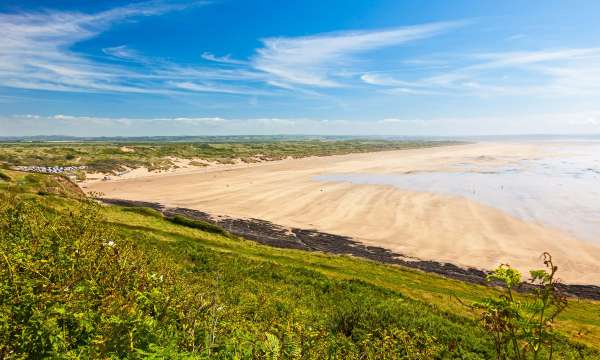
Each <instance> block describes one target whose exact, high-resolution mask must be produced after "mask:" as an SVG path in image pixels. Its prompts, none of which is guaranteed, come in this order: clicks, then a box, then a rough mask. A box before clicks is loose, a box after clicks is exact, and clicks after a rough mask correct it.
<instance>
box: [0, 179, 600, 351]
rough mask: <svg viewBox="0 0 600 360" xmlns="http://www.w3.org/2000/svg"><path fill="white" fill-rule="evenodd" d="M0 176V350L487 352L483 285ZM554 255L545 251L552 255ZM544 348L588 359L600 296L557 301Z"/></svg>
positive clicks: (56, 182) (59, 185)
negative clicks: (480, 309)
mask: <svg viewBox="0 0 600 360" xmlns="http://www.w3.org/2000/svg"><path fill="white" fill-rule="evenodd" d="M3 174H4V176H3V177H1V178H0V237H1V238H2V242H1V243H0V254H1V255H2V260H1V261H2V263H3V264H4V265H5V266H1V267H0V358H27V357H41V356H51V357H65V358H75V357H83V358H90V357H91V358H107V357H120V358H123V357H129V358H146V357H149V358H227V359H229V358H271V359H279V358H281V359H284V358H285V359H295V358H313V359H321V358H337V359H353V358H354V359H359V358H360V359H364V358H370V359H380V358H408V359H431V358H457V359H490V358H494V356H495V355H494V354H495V353H494V348H493V344H492V341H491V338H490V336H489V335H488V334H487V333H486V332H485V331H484V330H482V328H481V327H480V326H479V324H478V322H477V319H476V316H475V315H474V314H473V312H472V311H471V310H470V309H469V308H467V307H465V306H464V305H463V304H461V302H459V301H458V300H457V298H460V299H461V301H462V302H465V303H469V302H472V301H476V300H479V299H481V298H483V297H484V296H486V295H492V294H497V292H498V290H495V289H492V288H487V287H482V286H477V285H472V284H467V283H462V282H459V281H454V280H448V279H445V278H442V277H439V276H436V275H431V274H426V273H422V272H419V271H416V270H411V269H405V268H401V267H396V266H386V265H381V264H376V263H372V262H369V261H365V260H360V259H354V258H351V257H346V256H328V255H325V254H315V253H306V252H302V251H295V250H284V249H275V248H270V247H266V246H261V245H258V244H255V243H253V242H250V241H246V240H244V239H240V238H236V237H234V236H231V235H229V234H227V233H225V232H221V231H218V229H214V228H203V227H201V226H190V224H189V223H187V222H186V221H184V220H181V219H179V220H176V221H173V220H168V219H165V218H163V217H162V215H161V214H159V213H157V212H153V211H151V210H147V209H144V210H141V209H137V210H136V209H134V210H132V209H127V208H120V207H116V206H110V207H105V206H100V205H98V204H96V203H94V202H91V201H89V200H86V199H85V198H84V197H83V196H82V194H81V193H80V192H79V191H77V188H76V187H73V186H71V185H69V184H68V182H65V181H64V180H62V178H59V177H50V176H44V175H33V174H29V175H25V174H22V173H18V172H14V171H8V170H3ZM559 266H560V264H559ZM557 327H558V329H559V330H560V332H561V334H562V335H561V337H560V339H559V341H558V344H557V348H556V349H555V354H554V355H555V358H559V359H580V358H582V356H583V357H584V358H588V359H596V358H600V353H599V352H598V350H599V349H600V303H598V302H593V301H583V300H571V301H570V303H569V307H568V308H567V310H566V311H565V312H564V313H563V314H561V316H560V319H559V321H558V323H557Z"/></svg>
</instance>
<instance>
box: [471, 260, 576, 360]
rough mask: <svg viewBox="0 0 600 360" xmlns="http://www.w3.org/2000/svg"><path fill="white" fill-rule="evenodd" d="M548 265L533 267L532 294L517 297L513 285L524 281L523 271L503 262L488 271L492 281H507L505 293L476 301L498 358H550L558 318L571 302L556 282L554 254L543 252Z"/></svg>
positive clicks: (476, 307)
mask: <svg viewBox="0 0 600 360" xmlns="http://www.w3.org/2000/svg"><path fill="white" fill-rule="evenodd" d="M543 257H544V265H545V266H546V269H542V270H532V271H530V275H531V278H530V280H529V282H530V284H532V285H534V286H535V287H534V289H533V295H532V296H526V297H524V300H523V299H518V298H516V297H515V296H514V289H515V288H516V287H517V286H519V284H521V282H522V278H521V273H520V272H519V271H517V270H515V269H512V268H511V267H510V266H509V265H506V264H504V265H501V266H500V267H498V269H496V270H494V271H493V272H491V273H490V274H489V275H488V280H489V281H500V282H501V283H502V284H504V287H505V290H506V291H505V293H504V294H502V295H500V296H497V297H489V298H486V299H484V300H483V301H480V302H477V303H475V304H474V305H473V307H474V308H475V309H478V310H480V311H481V322H482V323H483V325H484V328H485V329H486V330H487V331H488V332H489V333H491V334H492V337H493V339H494V346H495V348H496V359H498V360H504V359H517V360H525V359H540V358H542V356H543V355H541V354H543V353H544V352H546V353H547V355H545V356H544V358H548V359H551V358H552V356H553V350H554V344H555V342H556V341H557V340H558V334H557V333H556V331H555V330H554V329H553V325H554V321H555V319H556V318H557V317H558V316H559V315H560V313H562V312H563V311H564V310H565V309H566V308H567V305H568V301H567V297H566V296H564V295H563V294H562V293H561V292H560V290H559V289H558V287H557V285H558V284H559V281H558V280H556V272H557V271H558V267H557V266H556V265H554V263H553V262H552V256H551V255H550V254H548V253H544V254H543Z"/></svg>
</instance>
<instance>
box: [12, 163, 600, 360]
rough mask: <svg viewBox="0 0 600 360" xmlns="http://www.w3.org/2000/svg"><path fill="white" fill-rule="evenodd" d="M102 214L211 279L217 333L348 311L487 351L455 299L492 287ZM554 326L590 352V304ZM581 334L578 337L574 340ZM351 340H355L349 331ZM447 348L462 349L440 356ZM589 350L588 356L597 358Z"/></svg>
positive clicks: (50, 199) (30, 184)
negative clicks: (220, 310)
mask: <svg viewBox="0 0 600 360" xmlns="http://www.w3.org/2000/svg"><path fill="white" fill-rule="evenodd" d="M4 173H6V174H7V175H8V176H10V177H11V178H12V179H13V183H20V184H21V188H20V191H21V192H26V191H32V192H36V191H37V190H36V189H37V188H38V187H39V184H40V182H41V183H44V182H45V181H46V180H45V179H47V177H43V176H40V175H35V176H34V177H35V179H33V178H32V176H31V175H29V176H23V175H22V174H19V173H16V172H11V171H4ZM44 186H45V187H46V188H50V189H58V188H60V187H57V186H50V185H48V184H47V185H44ZM41 201H44V202H46V203H47V204H48V205H50V206H52V207H53V208H56V209H59V211H67V210H68V209H69V208H70V207H72V206H73V200H67V199H65V198H63V197H61V196H56V195H49V196H44V197H41ZM103 212H104V215H105V216H106V221H108V222H109V223H112V224H115V226H116V228H117V229H118V231H119V232H120V233H122V234H124V235H125V236H127V237H129V238H132V239H137V241H138V245H139V246H141V247H142V248H143V249H145V251H146V252H147V253H148V254H161V256H163V257H164V259H163V260H164V261H166V262H167V263H168V264H169V266H172V267H173V269H174V271H175V272H176V273H178V274H179V276H181V277H182V279H184V280H183V281H184V283H186V284H188V285H186V286H190V287H195V286H196V285H197V284H207V286H208V285H210V286H213V287H214V286H215V282H216V283H220V284H221V285H217V286H219V287H220V288H221V290H220V291H221V296H222V298H221V301H222V303H223V305H224V306H225V308H226V309H227V310H226V311H227V314H226V316H224V317H223V319H222V321H226V318H231V319H233V320H232V321H234V322H236V324H235V326H233V325H231V324H220V325H219V326H223V329H225V328H227V329H229V330H227V331H225V330H223V332H222V336H233V337H235V336H241V335H239V334H238V335H235V334H232V333H231V328H242V329H245V331H249V334H250V335H248V334H247V333H245V335H244V336H250V338H249V341H252V339H253V338H252V336H255V335H252V334H264V333H266V332H271V333H275V334H277V335H278V336H280V334H282V333H285V332H286V331H291V332H294V331H296V332H297V331H300V330H297V329H296V330H290V329H289V327H302V329H304V330H301V331H304V332H306V331H308V330H306V328H307V327H311V326H312V327H314V329H315V331H316V329H319V331H333V332H334V333H336V332H340V331H341V332H342V333H343V332H344V331H345V330H344V329H345V328H344V326H343V324H346V323H347V322H348V319H346V317H348V316H349V317H350V318H351V319H350V321H349V323H350V324H351V325H352V324H353V325H352V326H354V327H356V328H357V329H355V330H354V331H355V332H356V333H357V334H359V333H360V332H359V330H361V331H367V332H368V331H373V330H376V329H377V328H378V326H381V324H386V323H387V322H390V321H391V323H389V324H388V325H387V326H389V327H392V326H400V327H401V328H402V329H409V330H410V331H416V332H417V333H427V334H429V335H431V336H433V337H435V339H437V340H436V341H435V344H429V345H430V346H434V345H436V346H439V347H440V348H441V349H445V350H444V351H446V355H447V356H449V355H451V354H454V355H458V353H459V352H461V351H462V353H463V355H462V356H464V358H489V357H490V356H491V354H492V353H491V344H490V342H489V341H488V340H487V337H486V335H485V334H484V333H482V331H481V330H480V329H479V328H478V327H477V326H476V324H475V322H474V321H473V320H472V319H473V316H472V315H471V313H470V312H469V311H468V309H466V308H465V307H464V306H463V305H461V304H460V303H459V301H458V300H456V298H457V297H458V298H460V299H461V300H462V301H464V302H469V301H473V300H478V299H481V298H482V297H484V296H485V295H487V294H491V293H493V292H495V290H494V289H490V288H487V287H482V286H477V285H472V284H467V283H462V282H459V281H454V280H449V279H445V278H443V277H440V276H436V275H432V274H426V273H422V272H420V271H415V270H412V269H405V268H401V267H397V266H387V265H381V264H375V263H372V262H369V261H365V260H361V259H353V258H350V257H346V256H329V255H325V254H314V253H305V252H301V251H295V250H285V249H275V248H270V247H266V246H261V245H258V244H255V243H253V242H249V241H245V240H242V239H234V238H230V237H226V236H222V235H219V234H215V233H210V232H205V231H201V230H198V229H193V228H189V227H184V226H181V225H178V224H174V223H172V222H169V221H167V220H165V219H162V218H159V217H156V216H153V215H152V214H147V215H144V214H139V213H136V212H132V211H126V210H125V209H122V208H119V207H107V208H105V210H104V211H103ZM157 250H158V252H157ZM150 256H154V255H150ZM357 281H358V282H357ZM363 313H364V314H367V315H365V316H366V317H365V318H364V319H363V318H360V319H354V320H353V319H352V317H353V316H355V314H363ZM382 313H383V314H384V315H383V317H381V316H382V315H381V314H382ZM385 314H387V315H385ZM340 319H341V320H340ZM340 322H341V324H342V325H340ZM558 327H559V329H560V331H561V332H562V333H563V334H564V335H565V336H566V337H567V338H569V339H570V340H571V341H576V342H579V343H582V344H586V345H588V346H590V347H593V348H596V349H600V304H599V303H597V302H592V301H579V300H573V301H571V302H570V304H569V307H568V309H567V311H565V313H564V314H562V315H561V317H560V322H559V325H558ZM248 329H251V330H248ZM294 329H295V328H294ZM581 330H583V334H584V335H583V336H577V334H578V333H579V332H581ZM338 335H339V334H338ZM281 336H283V335H281ZM339 336H341V335H339ZM352 336H357V337H359V338H360V339H363V338H362V337H360V336H359V335H355V334H354V333H353V335H352ZM238 340H239V339H238ZM335 344H336V346H338V350H339V349H340V348H339V347H340V346H341V347H343V346H342V345H340V342H339V341H338V342H336V343H335ZM455 347H458V348H459V349H462V350H456V349H455V350H453V351H452V352H448V349H453V348H455ZM340 351H341V350H340ZM567 353H570V351H566V353H565V354H567ZM469 354H470V355H469ZM590 355H591V357H592V358H595V357H596V356H597V355H598V354H596V355H593V354H591V353H590ZM564 358H567V355H564Z"/></svg>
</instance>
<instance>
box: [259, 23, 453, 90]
mask: <svg viewBox="0 0 600 360" xmlns="http://www.w3.org/2000/svg"><path fill="white" fill-rule="evenodd" d="M463 24H464V23H461V22H445V23H431V24H424V25H415V26H408V27H401V28H394V29H388V30H374V31H354V32H352V31H345V32H337V33H326V34H320V35H314V36H304V37H274V38H267V39H263V47H262V48H260V49H258V50H257V54H256V55H255V56H254V58H253V59H252V65H253V66H254V67H255V68H256V69H258V70H261V71H264V72H266V73H268V74H270V75H272V76H274V77H275V79H276V80H277V81H279V82H280V83H288V84H298V85H308V86H317V87H337V86H341V84H340V83H339V82H338V81H337V80H336V79H334V78H332V76H331V75H332V74H331V73H332V68H333V67H336V66H339V65H340V64H344V63H346V62H347V61H348V60H349V59H348V58H349V56H350V55H353V54H357V53H361V52H366V51H369V50H375V49H379V48H384V47H389V46H396V45H400V44H404V43H407V42H411V41H416V40H420V39H425V38H429V37H432V36H435V35H438V34H440V33H443V32H445V31H448V30H449V29H452V28H455V27H458V26H461V25H463Z"/></svg>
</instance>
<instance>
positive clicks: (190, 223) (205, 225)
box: [168, 215, 230, 236]
mask: <svg viewBox="0 0 600 360" xmlns="http://www.w3.org/2000/svg"><path fill="white" fill-rule="evenodd" d="M168 220H169V221H170V222H172V223H174V224H178V225H183V226H187V227H190V228H194V229H199V230H202V231H206V232H210V233H214V234H221V235H225V236H230V234H229V233H228V232H227V231H226V230H225V229H223V228H221V227H219V226H217V225H215V224H211V223H209V222H206V221H202V220H193V219H189V218H187V217H185V216H181V215H174V216H172V217H169V218H168Z"/></svg>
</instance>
